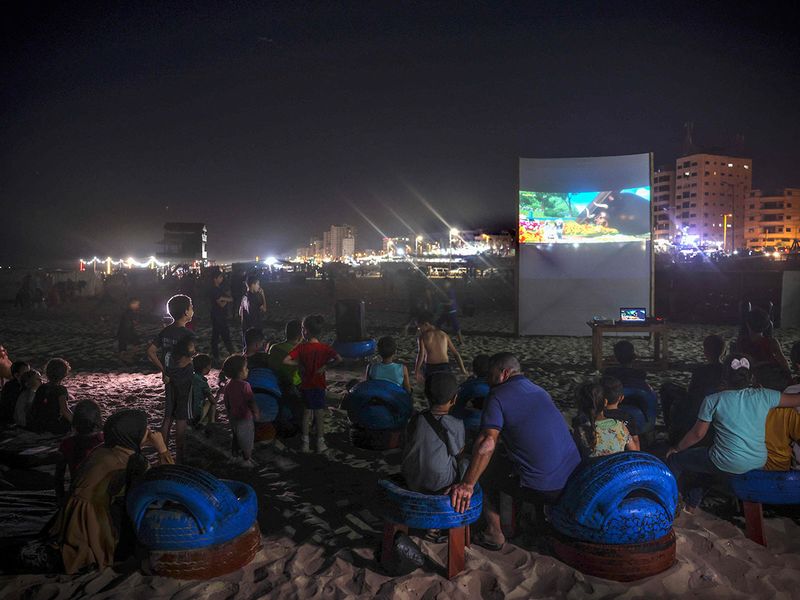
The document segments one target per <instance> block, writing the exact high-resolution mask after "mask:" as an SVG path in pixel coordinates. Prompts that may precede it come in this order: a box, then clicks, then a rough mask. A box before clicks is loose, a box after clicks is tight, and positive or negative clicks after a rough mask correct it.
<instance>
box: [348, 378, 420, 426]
mask: <svg viewBox="0 0 800 600" xmlns="http://www.w3.org/2000/svg"><path fill="white" fill-rule="evenodd" d="M344 407H345V409H346V410H347V416H348V417H349V418H350V422H351V423H354V424H356V425H360V426H361V427H364V428H365V429H376V430H377V429H400V428H403V427H405V426H406V424H407V423H408V420H409V419H410V418H411V412H412V410H413V408H414V406H413V402H412V401H411V396H410V395H409V394H408V393H407V392H406V391H405V390H404V389H403V388H401V387H400V386H399V385H397V384H394V383H392V382H390V381H384V380H381V379H371V380H369V381H362V382H361V383H359V384H358V385H357V386H356V387H355V388H353V391H351V392H350V393H349V394H348V395H347V398H346V400H345V402H344Z"/></svg>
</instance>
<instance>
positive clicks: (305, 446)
mask: <svg viewBox="0 0 800 600" xmlns="http://www.w3.org/2000/svg"><path fill="white" fill-rule="evenodd" d="M300 452H302V453H303V454H311V445H310V444H309V440H308V438H307V437H304V438H303V440H302V444H301V445H300Z"/></svg>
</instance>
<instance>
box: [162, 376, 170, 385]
mask: <svg viewBox="0 0 800 600" xmlns="http://www.w3.org/2000/svg"><path fill="white" fill-rule="evenodd" d="M161 381H163V382H164V385H167V384H168V383H169V377H167V374H166V373H162V374H161Z"/></svg>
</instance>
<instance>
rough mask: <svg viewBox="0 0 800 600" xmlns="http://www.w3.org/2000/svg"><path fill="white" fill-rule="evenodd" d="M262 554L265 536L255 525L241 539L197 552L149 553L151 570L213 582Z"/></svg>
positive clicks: (236, 538)
mask: <svg viewBox="0 0 800 600" xmlns="http://www.w3.org/2000/svg"><path fill="white" fill-rule="evenodd" d="M259 550H261V532H260V531H259V529H258V524H257V523H253V524H252V526H251V527H250V528H248V529H247V531H245V532H244V533H242V534H241V535H239V536H237V537H235V538H233V539H232V540H229V541H227V542H223V543H221V544H215V545H213V546H206V547H205V548H197V549H194V550H179V551H161V550H151V551H150V552H149V553H148V557H147V560H148V563H149V570H150V572H152V573H153V574H155V575H161V576H163V577H172V578H174V579H212V578H214V577H220V576H222V575H227V574H228V573H232V572H234V571H237V570H239V569H241V568H242V567H244V566H246V565H247V564H249V563H250V561H252V560H253V558H255V556H256V554H258V551H259Z"/></svg>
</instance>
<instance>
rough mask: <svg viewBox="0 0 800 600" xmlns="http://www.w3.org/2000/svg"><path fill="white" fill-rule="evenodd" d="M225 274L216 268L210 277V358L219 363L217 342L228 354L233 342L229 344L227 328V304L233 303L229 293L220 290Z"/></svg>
mask: <svg viewBox="0 0 800 600" xmlns="http://www.w3.org/2000/svg"><path fill="white" fill-rule="evenodd" d="M224 280H225V274H224V273H223V272H222V269H220V268H217V269H216V270H215V271H214V273H213V275H212V276H211V292H210V294H209V300H210V301H211V356H212V357H213V358H214V360H215V361H216V362H219V341H220V339H222V343H223V344H225V349H226V350H227V351H228V354H229V355H230V354H233V342H231V332H230V329H229V328H228V308H227V307H228V304H230V303H231V302H233V297H232V296H231V295H230V292H227V291H225V290H223V289H222V282H223V281H224Z"/></svg>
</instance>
